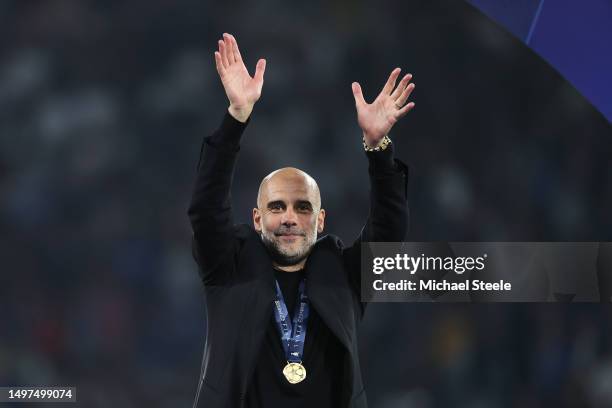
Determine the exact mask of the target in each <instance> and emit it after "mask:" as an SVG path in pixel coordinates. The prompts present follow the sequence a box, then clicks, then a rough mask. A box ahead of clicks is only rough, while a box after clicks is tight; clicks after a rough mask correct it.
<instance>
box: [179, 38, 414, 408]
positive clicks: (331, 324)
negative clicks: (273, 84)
mask: <svg viewBox="0 0 612 408" xmlns="http://www.w3.org/2000/svg"><path fill="white" fill-rule="evenodd" d="M218 47H219V48H218V51H216V52H215V55H214V56H215V62H216V67H217V72H218V73H219V77H220V79H221V83H222V84H223V87H224V89H225V93H226V95H227V97H228V99H229V107H228V110H227V113H226V115H225V117H224V118H223V121H222V123H221V126H220V127H219V128H218V129H217V130H216V131H215V132H214V133H213V134H212V135H211V136H209V137H207V138H205V139H204V142H203V145H202V149H201V153H200V160H199V163H198V174H197V178H196V183H195V188H194V192H193V197H192V201H191V204H190V207H189V210H188V214H189V219H190V221H191V226H192V229H193V254H194V258H195V260H196V261H197V263H198V266H199V273H200V277H201V279H202V281H203V283H204V290H205V294H206V296H205V300H206V311H207V331H206V342H205V345H204V355H203V359H202V367H201V373H200V379H199V382H198V389H197V394H196V398H195V401H194V407H200V408H204V407H206V408H228V407H230V408H234V407H239V408H264V407H265V408H276V407H285V406H286V407H292V408H293V407H316V408H332V407H333V408H338V407H341V408H344V407H358V408H364V407H367V400H366V394H365V388H364V385H363V381H362V377H361V368H360V364H359V350H358V344H357V337H358V330H359V327H360V324H361V320H362V318H363V315H364V312H365V307H366V304H365V303H364V302H362V301H361V277H360V257H361V243H362V242H368V241H402V240H403V239H404V236H405V233H406V229H407V224H408V207H407V180H408V170H407V167H406V165H405V164H403V163H402V162H401V161H399V160H397V159H394V157H393V144H392V143H391V139H390V138H389V136H388V134H389V132H390V130H391V128H392V127H393V125H394V124H395V123H396V122H397V120H398V119H399V118H401V117H402V116H403V115H405V114H406V113H407V112H409V111H410V110H411V109H412V108H413V107H414V103H413V102H409V103H407V102H408V97H409V96H410V93H411V92H412V90H413V89H414V84H412V83H410V80H411V75H410V74H407V75H405V76H403V77H402V79H401V80H400V81H399V82H398V79H399V75H400V69H399V68H396V69H394V70H393V71H392V72H391V74H390V76H389V78H388V80H387V82H386V84H385V85H384V87H383V89H382V90H381V92H380V94H379V95H378V96H377V97H376V99H375V100H374V101H373V102H372V103H367V102H366V101H365V100H364V98H363V95H362V91H361V87H360V85H359V84H358V83H357V82H354V83H353V84H352V85H351V86H352V92H353V96H354V99H355V106H356V110H357V122H358V124H359V127H360V128H361V130H362V134H363V139H362V143H363V147H364V150H365V155H366V157H367V159H368V162H369V170H368V173H369V181H370V214H369V217H368V219H367V221H366V223H365V226H364V227H363V229H362V231H361V234H360V235H359V237H358V238H357V239H356V240H355V241H354V242H353V243H352V244H351V245H350V246H345V245H344V244H343V242H342V241H341V240H340V239H339V238H338V237H335V236H333V235H325V236H321V237H319V235H320V234H321V233H322V232H323V230H324V227H325V210H324V209H323V208H321V195H320V192H319V187H318V185H317V182H316V181H315V180H314V179H313V178H312V177H311V176H309V175H308V174H307V173H305V172H304V171H302V170H299V169H296V168H293V167H286V168H283V169H279V170H276V171H274V172H272V173H270V174H269V175H268V176H266V177H265V178H264V179H263V180H262V182H261V185H260V186H259V191H258V194H257V204H256V205H257V206H256V207H255V208H253V214H252V216H253V226H249V225H234V221H233V215H232V206H231V197H230V190H231V185H232V177H233V172H234V166H235V163H236V159H237V156H238V151H239V146H240V139H241V137H242V134H243V132H244V130H245V129H246V127H247V125H248V123H249V121H250V118H251V113H252V111H253V107H254V106H255V103H256V102H257V101H258V100H259V98H260V96H261V90H262V87H263V81H264V73H265V68H266V61H265V60H264V59H260V60H259V61H258V62H257V65H256V69H255V74H254V75H253V76H252V77H251V76H250V74H249V73H248V71H247V69H246V67H245V65H244V63H243V61H242V56H241V54H240V51H239V49H238V44H237V42H236V39H235V38H234V37H233V36H232V35H230V34H224V35H223V38H222V39H220V40H219V42H218Z"/></svg>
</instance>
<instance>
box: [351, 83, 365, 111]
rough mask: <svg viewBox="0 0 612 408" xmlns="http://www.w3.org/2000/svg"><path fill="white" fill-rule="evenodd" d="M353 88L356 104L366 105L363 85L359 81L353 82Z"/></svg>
mask: <svg viewBox="0 0 612 408" xmlns="http://www.w3.org/2000/svg"><path fill="white" fill-rule="evenodd" d="M351 88H352V89H353V97H354V98H355V105H357V106H360V105H365V104H366V101H365V99H363V92H362V90H361V85H359V82H353V83H352V84H351Z"/></svg>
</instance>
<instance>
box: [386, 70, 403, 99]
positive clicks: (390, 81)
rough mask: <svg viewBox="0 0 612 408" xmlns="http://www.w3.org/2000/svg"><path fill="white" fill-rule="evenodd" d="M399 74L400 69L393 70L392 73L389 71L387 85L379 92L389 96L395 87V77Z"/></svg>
mask: <svg viewBox="0 0 612 408" xmlns="http://www.w3.org/2000/svg"><path fill="white" fill-rule="evenodd" d="M400 72H401V69H400V68H395V69H394V70H393V71H391V75H389V79H387V83H386V84H385V86H384V88H383V90H382V91H381V94H385V95H390V94H391V91H392V90H393V88H394V87H395V81H397V77H398V76H399V74H400Z"/></svg>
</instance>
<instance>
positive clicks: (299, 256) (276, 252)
mask: <svg viewBox="0 0 612 408" xmlns="http://www.w3.org/2000/svg"><path fill="white" fill-rule="evenodd" d="M259 236H260V237H261V241H262V242H263V244H264V246H265V247H266V249H267V250H268V254H269V255H270V257H271V258H272V261H274V262H275V263H276V264H277V265H280V266H293V265H296V264H298V263H300V262H302V261H303V260H304V259H306V258H307V257H308V255H309V254H310V250H311V249H312V246H311V247H310V248H308V249H307V250H305V251H303V252H301V251H299V252H298V253H296V254H295V255H287V254H284V253H283V252H282V251H281V249H280V248H279V247H278V243H277V242H275V241H272V240H270V239H268V238H267V237H266V236H265V235H264V234H263V233H261V234H260V235H259Z"/></svg>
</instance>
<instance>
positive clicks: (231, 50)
mask: <svg viewBox="0 0 612 408" xmlns="http://www.w3.org/2000/svg"><path fill="white" fill-rule="evenodd" d="M223 40H224V41H225V46H226V47H227V49H226V51H225V52H227V61H228V62H229V63H230V64H233V63H234V62H235V61H236V60H235V59H234V43H233V41H232V37H230V35H229V34H228V33H223Z"/></svg>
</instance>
